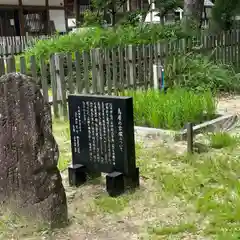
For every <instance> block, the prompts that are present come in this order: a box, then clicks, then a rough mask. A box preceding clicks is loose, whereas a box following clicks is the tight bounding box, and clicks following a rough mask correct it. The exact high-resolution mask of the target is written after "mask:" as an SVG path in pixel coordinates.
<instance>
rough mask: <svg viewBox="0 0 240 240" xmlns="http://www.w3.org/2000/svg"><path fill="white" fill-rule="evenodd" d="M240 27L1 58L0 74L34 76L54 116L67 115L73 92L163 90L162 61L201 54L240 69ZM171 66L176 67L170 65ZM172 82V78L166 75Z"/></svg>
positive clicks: (98, 92)
mask: <svg viewBox="0 0 240 240" xmlns="http://www.w3.org/2000/svg"><path fill="white" fill-rule="evenodd" d="M239 39H240V31H238V32H230V33H228V34H219V36H208V37H207V38H206V37H202V38H199V39H197V38H196V39H194V40H191V41H190V40H189V39H181V40H177V41H171V42H158V43H155V44H149V45H137V46H133V45H129V46H119V47H116V48H111V49H92V50H90V51H83V52H81V53H80V52H75V53H59V54H54V55H52V56H51V57H50V58H49V59H44V58H40V59H37V58H36V57H35V56H31V58H30V59H25V57H20V58H19V57H8V58H6V59H4V58H0V75H3V74H5V73H8V72H15V71H19V72H22V73H24V74H27V75H30V76H32V77H33V78H34V79H36V81H37V82H38V83H39V84H40V85H41V88H42V91H43V96H44V98H45V100H46V101H48V102H50V103H51V104H52V105H53V113H54V117H56V118H58V117H60V116H61V115H63V116H64V117H65V118H67V116H68V115H67V97H68V94H72V93H90V94H109V95H112V94H114V95H117V94H118V93H119V92H121V91H123V90H124V89H139V88H142V89H147V88H149V87H150V88H152V87H154V88H159V79H160V76H161V71H160V68H161V65H163V66H164V68H171V65H168V60H167V57H169V56H172V57H173V58H174V61H173V62H174V64H175V67H176V66H177V64H182V62H179V63H178V57H177V56H179V55H185V54H186V53H188V52H192V51H194V52H198V53H203V54H207V55H210V56H211V58H212V60H214V61H218V60H220V61H222V62H223V63H229V64H230V63H233V64H234V65H235V66H236V67H238V68H239V67H240V66H239V65H240V41H239ZM169 66H170V67H169ZM166 82H167V83H168V79H166Z"/></svg>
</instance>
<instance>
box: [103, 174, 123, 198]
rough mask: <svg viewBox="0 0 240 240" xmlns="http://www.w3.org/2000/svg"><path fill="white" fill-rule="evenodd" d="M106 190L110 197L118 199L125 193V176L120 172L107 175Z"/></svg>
mask: <svg viewBox="0 0 240 240" xmlns="http://www.w3.org/2000/svg"><path fill="white" fill-rule="evenodd" d="M106 188H107V192H108V194H109V196H110V197H117V196H119V195H121V194H122V193H124V190H125V186H124V175H123V174H122V173H120V172H112V173H109V174H107V176H106Z"/></svg>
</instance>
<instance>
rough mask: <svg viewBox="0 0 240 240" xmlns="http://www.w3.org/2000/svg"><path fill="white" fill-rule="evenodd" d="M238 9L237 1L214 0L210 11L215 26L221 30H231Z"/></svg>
mask: <svg viewBox="0 0 240 240" xmlns="http://www.w3.org/2000/svg"><path fill="white" fill-rule="evenodd" d="M239 7H240V2H239V0H216V1H215V5H214V7H213V10H212V17H213V21H214V23H215V25H216V26H217V27H218V28H220V29H222V30H229V29H231V28H232V26H233V23H234V18H235V16H236V14H239V13H238V11H237V10H238V9H239Z"/></svg>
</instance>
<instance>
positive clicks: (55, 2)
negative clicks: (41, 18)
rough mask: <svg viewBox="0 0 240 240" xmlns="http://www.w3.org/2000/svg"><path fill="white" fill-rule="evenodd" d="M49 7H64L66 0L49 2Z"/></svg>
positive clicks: (50, 0) (51, 0)
mask: <svg viewBox="0 0 240 240" xmlns="http://www.w3.org/2000/svg"><path fill="white" fill-rule="evenodd" d="M49 6H58V7H63V6H64V0H49Z"/></svg>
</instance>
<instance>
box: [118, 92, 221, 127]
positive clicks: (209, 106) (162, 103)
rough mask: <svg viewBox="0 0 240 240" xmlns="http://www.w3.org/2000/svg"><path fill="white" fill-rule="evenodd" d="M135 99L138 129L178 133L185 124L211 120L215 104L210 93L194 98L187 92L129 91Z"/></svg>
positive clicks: (200, 94) (127, 94)
mask: <svg viewBox="0 0 240 240" xmlns="http://www.w3.org/2000/svg"><path fill="white" fill-rule="evenodd" d="M122 95H124V96H133V101H134V120H135V125H138V126H149V127H154V128H163V129H174V130H179V129H181V128H183V127H184V125H185V123H186V122H193V123H200V122H203V121H205V120H209V119H212V118H213V116H214V115H215V111H216V100H215V98H214V96H213V95H212V93H211V92H210V91H206V92H205V93H199V94H195V93H194V92H192V91H188V90H185V89H180V88H178V89H172V90H168V91H167V93H166V94H165V93H163V92H159V91H155V90H148V91H136V92H134V91H126V92H123V93H122Z"/></svg>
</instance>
